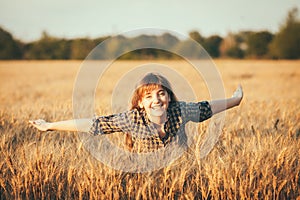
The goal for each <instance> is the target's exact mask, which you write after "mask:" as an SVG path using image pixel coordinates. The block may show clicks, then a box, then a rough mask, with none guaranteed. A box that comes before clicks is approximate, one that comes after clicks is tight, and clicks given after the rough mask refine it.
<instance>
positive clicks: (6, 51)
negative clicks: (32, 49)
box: [0, 27, 22, 60]
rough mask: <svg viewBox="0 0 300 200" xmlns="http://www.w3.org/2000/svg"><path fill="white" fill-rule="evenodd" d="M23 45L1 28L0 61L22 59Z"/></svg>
mask: <svg viewBox="0 0 300 200" xmlns="http://www.w3.org/2000/svg"><path fill="white" fill-rule="evenodd" d="M20 46H21V43H19V42H17V41H15V40H14V38H13V36H12V35H11V34H10V33H9V32H7V31H5V30H4V29H2V28H1V27H0V59H3V60H4V59H5V60H6V59H21V58H22V50H21V47H20Z"/></svg>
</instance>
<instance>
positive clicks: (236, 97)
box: [232, 85, 244, 105]
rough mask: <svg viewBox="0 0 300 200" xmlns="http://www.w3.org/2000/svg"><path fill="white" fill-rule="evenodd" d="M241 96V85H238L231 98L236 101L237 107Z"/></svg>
mask: <svg viewBox="0 0 300 200" xmlns="http://www.w3.org/2000/svg"><path fill="white" fill-rule="evenodd" d="M243 96H244V93H243V88H242V86H241V85H239V86H238V88H237V89H236V90H235V92H234V93H233V95H232V98H235V99H236V100H237V105H239V104H240V103H241V101H242V99H243Z"/></svg>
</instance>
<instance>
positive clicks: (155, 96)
mask: <svg viewBox="0 0 300 200" xmlns="http://www.w3.org/2000/svg"><path fill="white" fill-rule="evenodd" d="M153 101H154V102H155V103H158V102H160V98H159V96H158V95H154V96H153Z"/></svg>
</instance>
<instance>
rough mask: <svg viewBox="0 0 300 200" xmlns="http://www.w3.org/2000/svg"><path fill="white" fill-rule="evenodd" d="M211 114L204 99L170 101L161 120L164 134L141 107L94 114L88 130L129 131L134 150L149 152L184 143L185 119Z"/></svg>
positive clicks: (200, 119) (201, 119) (104, 132)
mask: <svg viewBox="0 0 300 200" xmlns="http://www.w3.org/2000/svg"><path fill="white" fill-rule="evenodd" d="M211 116H212V111H211V107H210V105H209V103H208V102H207V101H202V102H198V103H186V102H181V101H179V102H173V103H170V104H169V107H168V110H167V121H166V123H165V124H164V130H165V133H166V137H165V138H160V137H159V132H158V130H157V129H156V128H155V126H154V124H153V123H152V122H151V121H150V120H149V118H148V117H147V114H146V112H145V111H139V110H137V109H133V110H130V111H126V112H122V113H118V114H113V115H108V116H100V117H95V118H94V119H93V125H92V127H91V129H90V131H89V132H90V133H92V134H94V135H101V134H110V133H114V132H123V133H129V134H130V135H131V137H132V140H133V142H134V147H133V151H134V152H151V151H155V150H157V149H159V148H161V147H164V146H166V145H168V144H169V143H171V142H174V141H177V142H179V143H183V144H186V140H187V138H186V134H185V131H184V130H185V129H184V127H185V124H186V123H187V122H189V121H192V122H202V121H204V120H206V119H208V118H210V117H211Z"/></svg>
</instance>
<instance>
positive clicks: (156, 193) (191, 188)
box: [0, 60, 300, 199]
mask: <svg viewBox="0 0 300 200" xmlns="http://www.w3.org/2000/svg"><path fill="white" fill-rule="evenodd" d="M148 62H149V61H118V62H115V63H113V65H112V67H111V68H110V69H109V70H108V71H107V72H106V73H107V74H106V75H105V76H104V78H103V80H101V81H100V82H99V85H98V90H97V93H96V95H95V98H96V101H95V102H96V103H95V106H96V112H97V114H108V113H109V112H110V108H109V105H110V103H111V98H112V97H111V96H112V94H113V90H114V87H115V84H116V83H117V82H118V80H119V79H120V78H121V77H122V76H123V75H124V73H125V72H127V71H130V70H131V69H133V67H137V66H139V65H143V64H144V63H148ZM155 62H156V63H162V64H163V65H167V66H169V67H170V68H172V69H174V70H176V71H178V72H179V73H180V74H182V76H184V77H185V78H186V80H188V81H190V83H191V85H192V87H193V90H194V91H195V93H196V98H197V99H198V100H209V98H210V96H209V93H208V90H207V89H206V86H205V82H204V81H201V77H200V76H198V75H196V73H194V72H193V71H191V68H190V67H189V66H188V64H187V63H186V62H183V61H155ZM214 62H215V64H216V66H217V68H218V70H219V72H220V75H221V77H222V80H223V83H224V87H225V90H226V96H228V97H229V96H231V94H232V92H233V91H234V90H235V88H236V87H237V85H238V84H239V83H241V84H242V86H243V88H244V99H243V101H242V103H241V105H240V106H239V107H236V108H233V109H231V110H229V111H227V112H226V120H225V126H224V127H223V129H222V135H221V136H220V138H219V141H218V142H217V144H216V145H215V146H214V148H213V150H212V151H211V152H210V153H209V155H208V156H206V157H205V158H203V159H199V155H198V154H199V151H197V147H198V145H197V144H195V145H194V146H191V149H190V150H189V151H188V152H186V153H184V154H183V156H182V157H181V158H180V159H179V160H177V161H175V162H174V163H172V165H170V166H168V167H165V168H163V169H160V170H156V171H152V172H149V173H125V172H122V171H117V170H114V169H111V168H109V167H107V166H106V165H104V164H102V163H101V162H99V161H98V160H97V159H95V158H93V157H92V156H91V155H90V154H89V153H88V152H87V151H86V150H85V149H84V147H83V146H82V143H81V141H80V139H79V138H78V137H77V133H75V132H60V131H52V132H40V131H38V130H36V129H34V128H33V127H31V126H29V124H28V120H30V119H38V118H43V119H45V120H48V121H59V120H66V119H71V118H72V117H73V110H72V93H73V85H74V82H75V80H76V75H77V73H78V70H79V69H80V66H81V62H80V61H0V157H1V160H0V171H1V173H0V199H300V189H299V188H300V104H299V102H300V61H266V60H216V61H214ZM199 80H200V81H199ZM103 85H105V86H103ZM182 95H183V96H184V93H182ZM178 96H180V95H178ZM208 123H209V120H208V121H206V122H203V123H201V124H199V130H200V131H203V132H205V130H206V129H207V125H208ZM118 138H121V139H122V137H117V136H116V138H114V139H118Z"/></svg>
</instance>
